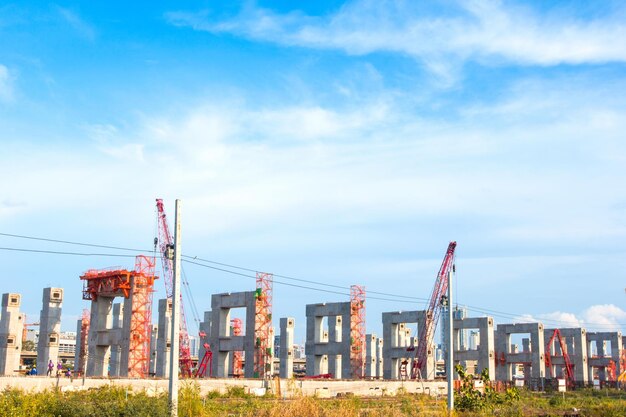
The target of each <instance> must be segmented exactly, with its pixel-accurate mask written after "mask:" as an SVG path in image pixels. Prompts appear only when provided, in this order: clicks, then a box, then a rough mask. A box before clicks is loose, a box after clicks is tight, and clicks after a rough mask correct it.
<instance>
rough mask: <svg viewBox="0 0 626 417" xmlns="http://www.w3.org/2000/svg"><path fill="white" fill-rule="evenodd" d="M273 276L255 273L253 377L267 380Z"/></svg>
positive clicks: (270, 358) (269, 361)
mask: <svg viewBox="0 0 626 417" xmlns="http://www.w3.org/2000/svg"><path fill="white" fill-rule="evenodd" d="M273 282H274V275H273V274H268V273H265V272H257V273H256V292H255V298H256V303H255V315H254V338H255V345H254V377H255V378H264V379H265V378H267V377H268V376H270V375H269V374H270V373H271V372H272V348H271V344H270V343H271V341H270V337H271V333H272V287H273Z"/></svg>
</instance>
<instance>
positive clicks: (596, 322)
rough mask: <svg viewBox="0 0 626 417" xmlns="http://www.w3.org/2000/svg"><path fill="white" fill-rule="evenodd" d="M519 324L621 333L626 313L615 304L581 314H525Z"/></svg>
mask: <svg viewBox="0 0 626 417" xmlns="http://www.w3.org/2000/svg"><path fill="white" fill-rule="evenodd" d="M517 321H518V322H536V321H540V322H541V321H543V322H544V324H545V327H546V328H554V327H561V328H563V327H585V328H586V329H587V330H590V331H621V330H622V329H623V328H624V326H625V325H626V311H624V310H622V309H621V308H619V307H618V306H616V305H614V304H598V305H593V306H590V307H588V308H586V309H585V310H583V311H581V312H580V313H579V314H574V313H569V312H563V311H554V312H551V313H544V314H537V315H531V314H525V315H522V316H520V317H518V319H517Z"/></svg>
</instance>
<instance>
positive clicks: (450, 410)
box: [447, 264, 455, 415]
mask: <svg viewBox="0 0 626 417" xmlns="http://www.w3.org/2000/svg"><path fill="white" fill-rule="evenodd" d="M454 269H455V267H454V264H453V265H452V268H450V272H449V275H448V361H447V362H448V369H447V373H448V413H449V415H452V413H453V411H454V342H453V338H454V318H453V312H452V276H453V275H452V272H453V271H454Z"/></svg>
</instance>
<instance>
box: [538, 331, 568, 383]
mask: <svg viewBox="0 0 626 417" xmlns="http://www.w3.org/2000/svg"><path fill="white" fill-rule="evenodd" d="M554 339H557V340H558V342H559V347H560V348H561V355H562V356H563V362H565V377H566V380H567V381H566V382H567V385H568V386H570V387H573V386H574V369H573V367H572V363H571V361H570V359H569V355H568V354H567V349H566V348H565V342H564V341H563V338H562V337H561V331H560V330H559V329H554V333H552V336H551V337H550V340H549V341H548V343H547V344H546V353H545V355H546V360H545V362H546V370H547V372H549V373H550V375H551V376H552V377H553V378H554V377H556V375H552V356H556V355H552V348H553V346H554Z"/></svg>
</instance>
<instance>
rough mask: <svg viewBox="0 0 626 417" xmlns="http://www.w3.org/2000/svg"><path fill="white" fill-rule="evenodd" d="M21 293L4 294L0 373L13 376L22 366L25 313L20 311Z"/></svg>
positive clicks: (0, 332)
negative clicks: (21, 354) (21, 355)
mask: <svg viewBox="0 0 626 417" xmlns="http://www.w3.org/2000/svg"><path fill="white" fill-rule="evenodd" d="M21 301H22V297H21V295H20V294H16V293H11V294H2V316H1V318H0V375H6V376H12V375H15V374H17V371H18V370H19V368H20V353H21V352H22V333H23V331H24V314H22V313H20V303H21Z"/></svg>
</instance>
